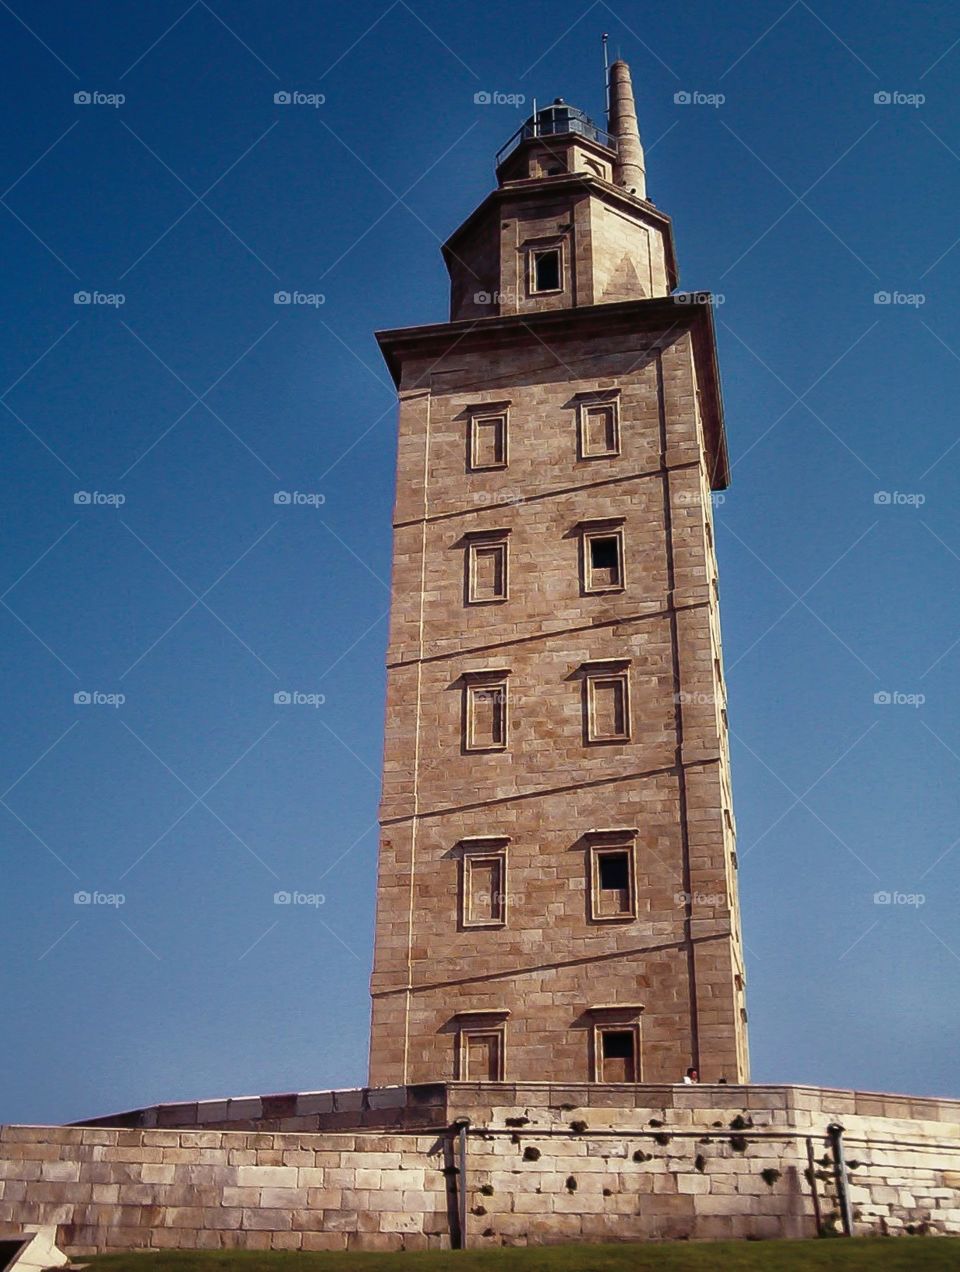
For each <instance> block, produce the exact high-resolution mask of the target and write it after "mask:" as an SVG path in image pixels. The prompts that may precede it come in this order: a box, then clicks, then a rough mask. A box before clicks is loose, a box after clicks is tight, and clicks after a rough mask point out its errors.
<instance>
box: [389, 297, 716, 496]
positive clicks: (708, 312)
mask: <svg viewBox="0 0 960 1272" xmlns="http://www.w3.org/2000/svg"><path fill="white" fill-rule="evenodd" d="M713 308H714V306H713V297H712V296H711V295H710V294H709V293H708V292H693V293H689V294H687V295H684V296H656V297H652V298H650V299H648V300H626V301H618V302H616V303H614V304H608V305H583V306H579V307H576V308H573V309H552V310H546V311H541V312H537V313H526V314H507V315H505V316H503V317H499V318H471V319H464V320H461V321H460V322H441V323H434V324H432V325H430V326H424V327H399V328H394V329H393V330H391V331H378V332H377V333H376V334H377V342H378V343H379V345H380V351H381V353H382V354H383V357H384V360H385V361H386V364H387V367H388V368H389V371H390V374H391V376H392V377H393V381H394V384H396V385H397V386H399V384H400V379H401V375H402V372H403V364H404V361H405V360H406V359H408V358H411V357H430V358H431V359H433V360H434V361H436V360H437V359H439V358H441V357H442V356H443V355H444V354H445V353H446V352H447V351H449V350H452V349H453V348H454V347H456V349H457V350H458V351H459V352H460V353H467V352H471V353H472V352H476V351H483V350H489V351H491V352H493V351H495V350H496V349H498V348H501V347H503V346H505V345H507V344H509V345H512V346H514V347H515V346H516V345H517V344H518V343H519V342H522V341H523V340H525V339H526V340H529V342H530V343H531V344H542V343H549V341H550V339H551V338H553V339H555V338H558V337H563V336H565V335H570V336H576V337H583V336H585V335H589V334H590V333H591V332H596V334H597V335H598V336H601V335H602V336H607V337H609V336H611V335H615V334H617V333H628V332H635V331H636V332H640V331H648V332H656V333H657V334H658V335H659V336H660V338H661V339H664V338H666V337H669V336H670V335H671V334H672V333H674V332H676V333H678V334H679V333H680V332H682V331H689V332H690V335H691V339H692V343H693V356H694V360H695V362H696V367H697V379H698V387H699V389H700V395H701V401H700V405H701V412H702V416H703V430H704V438H705V444H706V449H707V465H708V470H709V474H710V485H711V489H713V490H725V489H726V487H727V486H728V485H729V483H730V465H729V459H728V455H727V440H726V429H725V426H724V418H723V396H722V393H721V389H720V370H719V367H718V365H717V341H716V331H715V327H714V320H713ZM421 387H423V388H427V387H428V386H427V385H423V386H421Z"/></svg>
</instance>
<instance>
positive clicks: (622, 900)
mask: <svg viewBox="0 0 960 1272" xmlns="http://www.w3.org/2000/svg"><path fill="white" fill-rule="evenodd" d="M630 857H631V854H630V851H629V850H628V849H626V848H611V849H603V850H598V851H597V853H596V854H595V883H594V915H593V917H594V918H595V919H632V918H633V913H634V905H633V870H632V868H631V865H632V863H631V860H630Z"/></svg>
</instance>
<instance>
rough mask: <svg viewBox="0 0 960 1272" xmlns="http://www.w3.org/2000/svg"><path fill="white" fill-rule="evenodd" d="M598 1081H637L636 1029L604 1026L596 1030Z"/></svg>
mask: <svg viewBox="0 0 960 1272" xmlns="http://www.w3.org/2000/svg"><path fill="white" fill-rule="evenodd" d="M597 1035H598V1037H597V1041H598V1044H599V1050H600V1054H599V1056H598V1061H599V1063H598V1065H597V1068H598V1073H597V1081H598V1082H637V1081H638V1080H639V1079H638V1077H637V1072H638V1069H637V1051H638V1047H637V1029H636V1026H634V1027H632V1028H629V1029H618V1028H605V1027H602V1026H601V1027H600V1028H599V1029H598V1030H597Z"/></svg>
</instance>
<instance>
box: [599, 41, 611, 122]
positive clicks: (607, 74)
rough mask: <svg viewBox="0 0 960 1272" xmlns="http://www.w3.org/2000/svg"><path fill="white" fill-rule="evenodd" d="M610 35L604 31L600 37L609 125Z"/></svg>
mask: <svg viewBox="0 0 960 1272" xmlns="http://www.w3.org/2000/svg"><path fill="white" fill-rule="evenodd" d="M609 38H610V37H609V36H608V35H607V33H606V31H604V33H603V35H601V37H600V43H601V44H602V45H603V83H604V91H605V98H606V100H605V108H606V112H607V127H608V128H609V127H610V59H609V57H608V56H607V40H608V39H609Z"/></svg>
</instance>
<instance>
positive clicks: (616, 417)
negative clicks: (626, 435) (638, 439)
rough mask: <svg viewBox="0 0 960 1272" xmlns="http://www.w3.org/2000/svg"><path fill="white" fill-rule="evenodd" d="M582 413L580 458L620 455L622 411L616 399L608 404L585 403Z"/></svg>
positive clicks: (588, 401) (581, 406) (581, 409)
mask: <svg viewBox="0 0 960 1272" xmlns="http://www.w3.org/2000/svg"><path fill="white" fill-rule="evenodd" d="M579 413H580V421H579V424H580V458H581V459H602V458H603V457H604V456H608V455H619V454H620V411H619V402H618V401H617V400H616V399H615V398H614V399H611V400H610V401H608V402H597V401H596V400H593V401H590V400H587V401H583V402H581V403H580V407H579Z"/></svg>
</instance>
